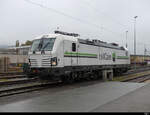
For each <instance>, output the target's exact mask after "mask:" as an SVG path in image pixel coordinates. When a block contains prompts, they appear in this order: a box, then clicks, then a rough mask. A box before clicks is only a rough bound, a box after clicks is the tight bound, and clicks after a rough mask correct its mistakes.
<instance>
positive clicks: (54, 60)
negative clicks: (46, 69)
mask: <svg viewBox="0 0 150 115" xmlns="http://www.w3.org/2000/svg"><path fill="white" fill-rule="evenodd" d="M51 65H52V66H57V57H54V58H51Z"/></svg>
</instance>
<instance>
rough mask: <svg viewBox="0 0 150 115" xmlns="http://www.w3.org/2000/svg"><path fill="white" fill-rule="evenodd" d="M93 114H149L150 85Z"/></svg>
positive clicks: (108, 104)
mask: <svg viewBox="0 0 150 115" xmlns="http://www.w3.org/2000/svg"><path fill="white" fill-rule="evenodd" d="M92 111H93V112H99V111H100V112H116V111H117V112H150V84H148V85H146V86H144V87H142V88H140V89H138V90H136V91H134V92H132V93H129V94H127V95H125V96H122V97H120V98H118V99H116V100H114V101H112V102H109V103H107V104H105V105H103V106H99V107H97V108H96V109H94V110H92Z"/></svg>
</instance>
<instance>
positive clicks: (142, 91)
mask: <svg viewBox="0 0 150 115" xmlns="http://www.w3.org/2000/svg"><path fill="white" fill-rule="evenodd" d="M58 89H59V90H58ZM58 89H55V90H57V91H54V89H53V91H52V90H47V93H45V94H44V95H39V97H32V98H28V99H22V100H20V101H16V102H11V103H8V102H7V104H3V105H0V112H91V111H93V112H97V111H98V112H101V111H106V112H107V111H116V112H117V111H122V110H124V111H131V110H132V111H139V110H143V111H145V110H150V108H149V107H150V106H149V104H150V103H147V102H149V101H146V100H148V98H150V95H149V94H148V93H147V92H148V91H150V84H149V85H146V84H138V83H120V82H106V83H101V82H96V83H93V84H91V83H90V84H89V83H83V84H78V85H73V86H70V87H69V88H68V87H67V86H66V87H63V88H58ZM61 89H62V90H61ZM25 95H27V94H25ZM25 95H24V96H25ZM22 96H23V95H22ZM144 96H145V97H144ZM10 98H11V97H10ZM136 99H138V100H136ZM9 100H11V99H9ZM3 101H4V99H3ZM5 101H8V100H5ZM140 103H141V104H143V105H144V104H145V105H144V106H143V108H142V105H140V106H137V105H138V104H140ZM123 107H125V109H122V108H123ZM132 108H133V109H132ZM137 109H138V110H137Z"/></svg>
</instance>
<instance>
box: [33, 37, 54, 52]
mask: <svg viewBox="0 0 150 115" xmlns="http://www.w3.org/2000/svg"><path fill="white" fill-rule="evenodd" d="M55 40H56V38H42V39H38V40H34V41H33V44H32V47H31V51H52V49H53V46H54V43H55Z"/></svg>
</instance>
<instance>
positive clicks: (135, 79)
mask: <svg viewBox="0 0 150 115" xmlns="http://www.w3.org/2000/svg"><path fill="white" fill-rule="evenodd" d="M148 80H150V74H149V75H144V76H140V77H137V78H131V79H128V80H124V81H123V82H136V83H143V82H145V81H148Z"/></svg>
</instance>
